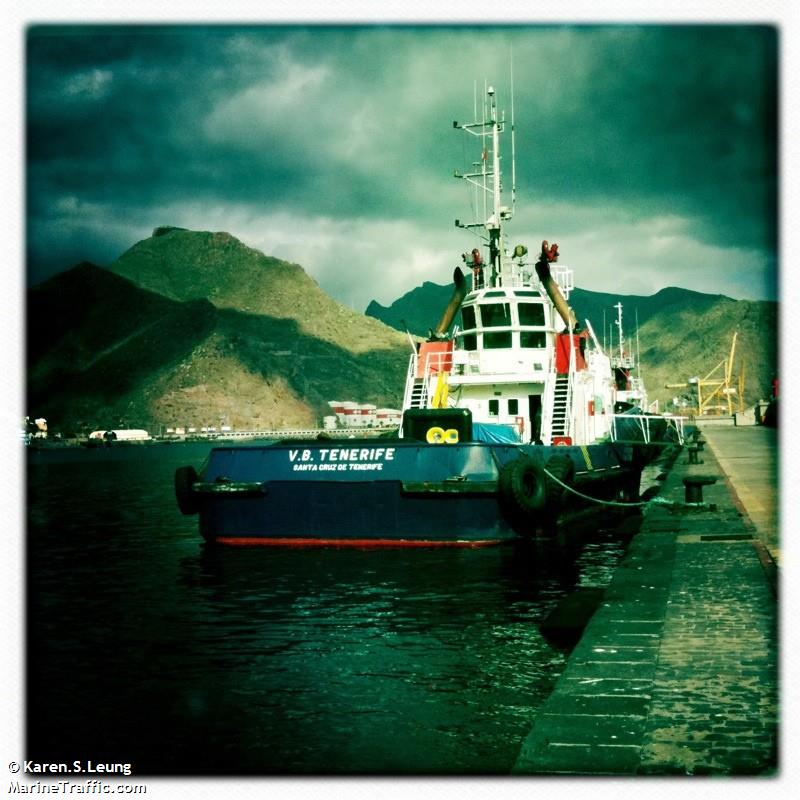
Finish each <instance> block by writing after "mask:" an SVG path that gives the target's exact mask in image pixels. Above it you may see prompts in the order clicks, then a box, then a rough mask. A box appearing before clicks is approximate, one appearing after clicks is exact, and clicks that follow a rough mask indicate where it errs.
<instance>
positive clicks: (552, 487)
mask: <svg viewBox="0 0 800 800" xmlns="http://www.w3.org/2000/svg"><path fill="white" fill-rule="evenodd" d="M544 468H545V471H546V473H547V472H549V473H550V475H554V476H555V477H556V478H558V480H560V481H561V483H566V484H567V485H571V484H572V479H573V478H574V477H575V464H574V463H573V461H572V459H571V458H570V457H569V456H551V457H550V458H549V459H548V460H547V463H546V464H545V465H544ZM566 494H567V490H566V489H565V488H564V487H563V486H562V485H561V484H559V483H556V481H554V480H553V479H552V478H551V477H550V476H549V475H545V497H546V500H547V502H546V507H545V511H544V514H543V515H542V531H543V533H545V535H548V536H549V535H553V534H555V532H556V525H557V523H558V517H559V514H560V513H561V509H562V507H563V504H564V496H565V495H566Z"/></svg>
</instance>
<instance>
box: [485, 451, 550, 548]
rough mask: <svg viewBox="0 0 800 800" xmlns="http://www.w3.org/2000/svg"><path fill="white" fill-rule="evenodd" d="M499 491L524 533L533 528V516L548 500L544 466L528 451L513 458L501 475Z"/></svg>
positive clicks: (508, 513)
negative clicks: (529, 455)
mask: <svg viewBox="0 0 800 800" xmlns="http://www.w3.org/2000/svg"><path fill="white" fill-rule="evenodd" d="M497 495H498V501H499V503H500V506H501V509H502V510H503V511H504V513H505V515H506V517H507V519H508V520H509V522H510V523H511V525H512V526H513V527H514V528H516V529H517V530H519V532H520V533H525V532H529V529H530V527H531V522H532V520H531V517H532V516H534V515H536V514H538V513H539V512H541V511H542V509H543V508H544V507H545V505H546V503H547V496H546V493H545V479H544V473H543V472H542V468H541V467H540V466H539V465H538V464H537V463H536V462H535V461H533V459H531V458H529V457H528V456H526V455H521V456H519V457H518V458H515V459H514V460H513V461H509V462H508V463H507V464H504V465H503V466H502V467H501V469H500V474H499V475H498V477H497ZM520 528H522V530H520Z"/></svg>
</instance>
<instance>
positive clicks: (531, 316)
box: [517, 303, 544, 326]
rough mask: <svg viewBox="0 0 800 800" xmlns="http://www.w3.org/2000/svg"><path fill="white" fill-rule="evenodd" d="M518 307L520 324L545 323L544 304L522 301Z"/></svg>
mask: <svg viewBox="0 0 800 800" xmlns="http://www.w3.org/2000/svg"><path fill="white" fill-rule="evenodd" d="M517 308H518V309H519V324H520V325H537V326H539V325H544V306H543V305H542V304H541V303H520V304H519V305H518V306H517Z"/></svg>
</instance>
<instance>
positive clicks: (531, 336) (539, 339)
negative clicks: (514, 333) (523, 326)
mask: <svg viewBox="0 0 800 800" xmlns="http://www.w3.org/2000/svg"><path fill="white" fill-rule="evenodd" d="M519 346H520V347H547V334H546V333H545V332H544V331H520V334H519Z"/></svg>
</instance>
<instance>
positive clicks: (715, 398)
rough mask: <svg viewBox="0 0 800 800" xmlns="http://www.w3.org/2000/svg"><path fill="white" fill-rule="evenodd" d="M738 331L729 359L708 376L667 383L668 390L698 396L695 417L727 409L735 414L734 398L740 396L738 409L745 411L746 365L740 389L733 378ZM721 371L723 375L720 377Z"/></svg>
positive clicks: (740, 375) (741, 372)
mask: <svg viewBox="0 0 800 800" xmlns="http://www.w3.org/2000/svg"><path fill="white" fill-rule="evenodd" d="M738 335H739V333H738V331H734V334H733V340H732V341H731V350H730V353H729V355H728V356H727V358H723V359H722V361H720V362H719V364H717V365H716V366H715V367H714V368H713V369H712V370H711V371H710V372H709V373H708V374H707V375H705V376H704V377H702V378H700V377H693V378H689V380H688V381H686V382H685V383H667V384H666V388H667V389H686V388H688V389H690V390H691V391H693V392H694V393H695V394H696V398H695V399H696V401H697V403H696V405H695V407H694V408H693V409H691V412H692V413H693V414H694V415H695V416H707V415H710V414H721V413H723V412H724V411H725V409H726V408H727V410H728V414H733V411H734V408H733V398H734V396H738V401H737V409H738V410H739V411H742V410H743V403H744V363H742V368H741V370H740V373H739V387H738V390H737V387H735V386H733V385H732V378H733V357H734V354H735V353H736V337H737V336H738ZM720 371H722V374H721V375H720Z"/></svg>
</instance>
